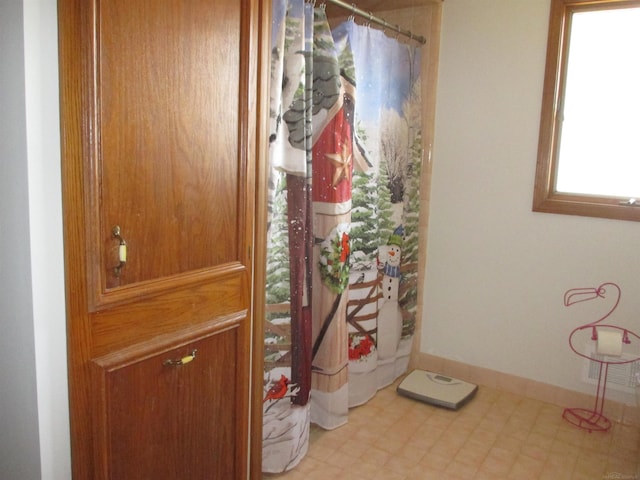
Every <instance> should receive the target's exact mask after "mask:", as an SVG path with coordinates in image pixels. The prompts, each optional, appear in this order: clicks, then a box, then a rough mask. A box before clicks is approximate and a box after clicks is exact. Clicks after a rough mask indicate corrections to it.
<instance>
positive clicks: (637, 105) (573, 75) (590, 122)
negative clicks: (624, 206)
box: [556, 8, 640, 198]
mask: <svg viewBox="0 0 640 480" xmlns="http://www.w3.org/2000/svg"><path fill="white" fill-rule="evenodd" d="M567 60H568V61H567V78H566V84H565V90H564V105H563V109H562V113H561V114H562V115H563V116H562V118H561V136H560V147H559V153H558V171H557V178H556V190H557V191H558V192H567V193H579V194H587V195H602V196H615V197H626V198H640V8H624V9H614V10H596V11H586V12H575V13H574V14H573V16H572V18H571V30H570V41H569V50H568V57H567Z"/></svg>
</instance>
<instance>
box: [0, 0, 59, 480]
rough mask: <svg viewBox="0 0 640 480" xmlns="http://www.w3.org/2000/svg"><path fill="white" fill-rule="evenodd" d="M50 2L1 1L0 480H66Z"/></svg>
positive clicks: (54, 74)
mask: <svg viewBox="0 0 640 480" xmlns="http://www.w3.org/2000/svg"><path fill="white" fill-rule="evenodd" d="M56 8H57V6H56V0H24V1H22V0H9V1H3V2H2V3H0V60H1V61H0V107H1V108H0V123H1V124H2V130H1V133H0V140H1V141H0V157H1V161H2V172H1V175H0V191H1V192H2V198H3V200H2V202H0V232H1V235H0V315H1V316H0V325H1V326H2V333H1V334H0V355H1V359H2V360H0V362H1V366H0V405H1V408H0V432H1V433H0V472H2V474H1V475H2V478H3V480H4V479H6V480H35V479H38V478H42V479H46V480H66V479H69V478H71V468H70V464H71V461H70V446H69V415H68V401H67V368H66V341H65V338H66V327H65V309H64V271H63V247H62V208H61V189H60V153H59V152H60V144H59V139H60V126H59V119H58V115H59V108H58V66H57V65H58V55H57V15H56Z"/></svg>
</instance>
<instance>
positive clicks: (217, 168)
mask: <svg viewBox="0 0 640 480" xmlns="http://www.w3.org/2000/svg"><path fill="white" fill-rule="evenodd" d="M95 9H96V16H95V19H96V23H95V26H94V30H95V32H96V34H95V37H96V42H97V44H96V50H97V52H98V55H97V57H96V65H95V72H96V73H95V75H96V83H97V88H96V89H95V92H94V94H95V100H94V101H95V105H96V106H97V111H96V126H97V135H96V143H97V146H98V149H97V155H98V158H97V168H98V170H99V172H100V177H99V182H98V183H97V184H96V185H95V188H94V189H93V191H94V195H96V199H95V201H94V204H95V205H98V206H99V208H98V210H96V212H95V214H96V215H97V216H98V218H96V219H95V222H96V223H98V224H99V225H100V229H99V231H98V232H97V233H98V235H99V237H100V239H99V243H101V244H102V253H99V254H98V255H100V256H101V258H102V261H101V262H100V268H101V272H100V275H99V277H101V278H102V282H101V284H102V285H104V286H106V288H107V289H110V288H115V287H119V286H123V285H129V284H132V283H138V282H144V281H148V280H153V279H157V278H163V277H168V276H172V275H176V274H181V273H184V272H188V271H192V270H198V269H203V268H208V267H214V266H217V265H221V264H225V263H229V262H233V261H238V260H239V259H240V258H239V257H240V254H239V251H242V252H243V254H244V251H243V250H239V248H241V247H242V246H243V238H242V237H241V236H240V233H241V230H240V227H241V226H240V225H239V224H238V220H239V218H238V215H237V213H238V207H239V203H238V202H239V199H240V198H244V197H245V196H246V193H247V192H246V191H245V190H244V189H243V184H242V179H243V177H242V175H241V172H240V169H241V167H242V159H241V158H240V154H239V152H240V148H241V145H240V144H239V139H238V133H239V131H240V123H239V112H238V107H239V101H238V97H239V88H240V82H239V79H240V78H241V76H242V75H243V72H241V71H240V68H241V62H240V54H241V49H240V35H241V34H242V29H241V23H240V19H241V15H240V13H241V8H240V3H239V2H227V1H220V0H218V1H211V0H190V1H188V2H185V1H183V0H97V1H96V5H95ZM240 220H243V219H242V217H241V218H240ZM116 225H118V226H119V227H120V229H121V232H122V236H123V238H125V240H126V242H127V244H128V258H127V263H126V266H125V268H123V269H122V271H121V273H120V275H119V276H116V275H115V274H114V270H113V267H114V266H115V265H117V264H118V255H117V249H118V242H117V240H116V239H114V238H113V236H112V234H111V232H112V229H113V227H114V226H116Z"/></svg>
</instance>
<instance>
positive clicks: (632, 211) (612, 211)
mask: <svg viewBox="0 0 640 480" xmlns="http://www.w3.org/2000/svg"><path fill="white" fill-rule="evenodd" d="M631 5H635V6H640V1H638V0H552V2H551V9H550V13H549V33H548V38H547V56H546V67H545V74H544V87H543V93H542V108H541V114H540V132H539V139H538V157H537V162H536V175H535V186H534V191H533V205H532V210H533V211H534V212H545V213H559V214H564V215H581V216H587V217H600V218H611V219H616V220H631V221H640V208H637V207H632V206H625V205H621V204H620V201H621V200H623V199H618V198H614V197H601V196H595V195H578V194H566V193H560V192H557V191H556V190H555V183H556V175H557V168H558V165H557V157H558V149H559V138H560V131H561V128H562V124H561V119H560V118H559V115H558V112H560V111H562V105H561V104H560V103H561V100H562V99H561V95H562V92H563V91H564V85H565V82H566V68H565V63H566V57H567V55H568V44H569V41H568V40H569V38H568V37H569V33H570V21H571V14H572V13H573V12H575V11H577V10H585V9H589V10H594V9H596V8H598V7H599V6H601V8H613V7H623V6H631Z"/></svg>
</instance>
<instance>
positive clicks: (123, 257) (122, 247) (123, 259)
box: [111, 225, 127, 277]
mask: <svg viewBox="0 0 640 480" xmlns="http://www.w3.org/2000/svg"><path fill="white" fill-rule="evenodd" d="M111 233H112V234H113V237H114V238H115V239H117V240H118V241H119V242H120V244H119V245H118V261H119V262H120V263H119V264H118V265H116V266H115V267H114V269H113V271H114V273H115V275H116V277H119V276H120V272H121V271H122V268H123V267H124V266H125V264H126V263H127V242H126V241H125V240H124V238H122V236H121V234H120V225H116V226H115V227H113V230H111Z"/></svg>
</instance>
